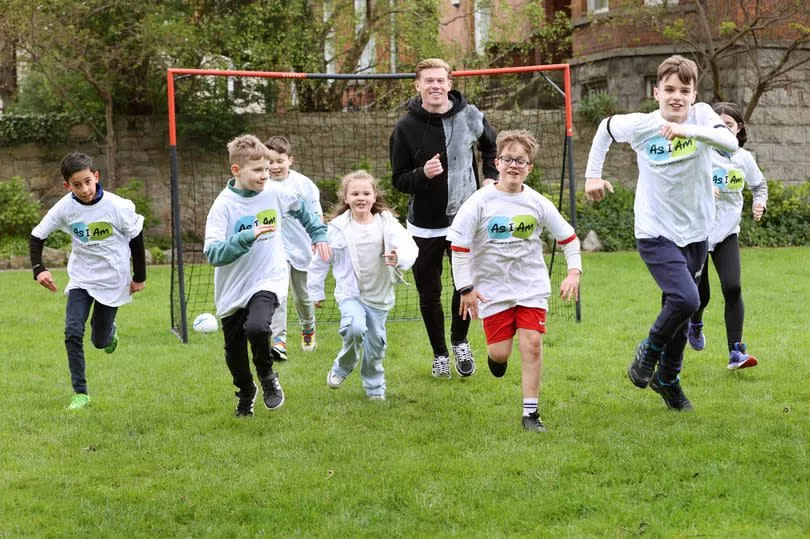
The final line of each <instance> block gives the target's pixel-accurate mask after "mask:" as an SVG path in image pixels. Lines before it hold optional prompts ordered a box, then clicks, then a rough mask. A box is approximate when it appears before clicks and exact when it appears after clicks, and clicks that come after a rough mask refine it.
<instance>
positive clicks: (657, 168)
mask: <svg viewBox="0 0 810 539" xmlns="http://www.w3.org/2000/svg"><path fill="white" fill-rule="evenodd" d="M696 84H697V65H695V63H694V62H693V61H691V60H688V59H686V58H683V57H681V56H678V55H675V56H671V57H669V58H667V59H666V60H664V61H663V62H662V63H661V65H660V66H659V67H658V76H657V82H656V85H655V89H654V96H655V99H656V100H657V101H658V106H659V110H657V111H654V112H650V113H647V114H642V113H633V114H617V115H615V116H611V117H609V118H606V119H604V120H602V123H601V124H599V128H598V129H597V131H596V135H595V136H594V139H593V145H592V146H591V151H590V155H589V156H588V166H587V170H586V172H585V177H586V181H585V194H586V196H587V197H588V198H589V199H591V200H602V199H603V198H604V197H605V190H607V191H610V192H612V191H613V187H612V186H611V183H610V182H609V181H606V180H603V179H602V165H603V164H604V160H605V154H606V153H607V151H608V149H609V147H610V143H611V142H627V143H629V144H630V145H631V146H632V148H633V150H635V152H636V161H637V163H638V169H639V175H638V184H637V186H636V199H635V205H634V213H635V236H636V244H637V246H638V252H639V255H641V259H642V260H643V261H644V263H645V264H646V265H647V269H648V270H649V271H650V274H651V275H652V276H653V279H655V282H656V283H657V284H658V286H659V287H660V288H661V291H662V294H663V296H662V308H661V312H660V313H659V315H658V317H657V318H656V320H655V323H653V325H652V328H650V331H649V335H648V336H647V337H646V338H645V339H643V340H642V341H641V343H639V345H638V347H637V348H636V355H635V359H634V360H633V362H632V363H631V364H630V367H629V368H628V371H627V374H628V376H629V377H630V381H631V382H633V384H635V385H636V386H637V387H640V388H645V387H647V386H648V385H649V386H650V387H651V388H652V389H653V391H655V392H656V393H658V394H659V395H661V397H662V398H663V399H664V402H665V403H666V405H667V406H668V407H669V408H670V409H673V410H691V409H692V404H691V403H690V402H689V400H688V399H687V398H686V395H684V393H683V390H682V389H681V384H680V377H679V373H680V372H681V368H682V365H683V350H684V347H685V345H686V326H687V322H688V320H689V318H690V317H691V316H692V314H693V313H695V311H697V310H698V307H699V306H700V298H699V295H698V289H697V284H696V282H697V281H698V280H699V279H700V276H701V274H702V272H703V271H704V268H703V264H704V261H705V260H706V250H707V243H706V242H707V238H708V236H709V228H710V226H711V224H712V220H713V219H714V196H713V194H712V182H711V176H712V174H711V171H712V164H711V152H712V151H713V148H717V149H719V150H722V151H726V152H734V151H736V150H737V139H736V138H735V137H734V135H733V134H732V133H731V131H729V130H728V128H727V127H726V125H725V124H724V123H723V121H722V120H721V119H720V117H719V116H718V115H717V113H715V112H714V111H713V110H712V108H711V107H710V106H709V105H707V104H706V103H695V98H696V97H697V90H696V87H695V85H696ZM656 366H657V367H658V369H657V370H655V368H656ZM654 371H655V372H654Z"/></svg>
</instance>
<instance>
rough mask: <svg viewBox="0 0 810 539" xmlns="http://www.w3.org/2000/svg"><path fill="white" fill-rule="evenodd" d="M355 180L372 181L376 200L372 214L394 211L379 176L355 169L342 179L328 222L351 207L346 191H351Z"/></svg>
mask: <svg viewBox="0 0 810 539" xmlns="http://www.w3.org/2000/svg"><path fill="white" fill-rule="evenodd" d="M354 180H366V181H368V182H370V183H371V187H372V189H374V196H375V198H376V200H375V201H374V204H372V205H371V213H372V215H374V214H377V213H381V212H384V211H390V212H391V213H394V210H393V209H392V208H391V206H389V205H388V203H387V202H386V201H385V193H384V192H383V190H382V189H380V182H378V181H377V178H375V177H374V176H372V175H371V174H369V173H368V172H366V171H365V170H355V171H353V172H349V173H348V174H346V175H345V176H343V178H342V179H341V180H340V188H339V189H338V193H337V195H338V201H337V202H336V203H335V205H334V206H332V211H331V212H329V215H328V216H327V219H326V220H327V222H328V221H331V220H332V219H334V218H335V217H337V216H338V215H341V214H343V213H345V212H346V210H348V209H350V208H349V205H348V204H346V193H348V192H349V184H350V183H351V182H353V181H354Z"/></svg>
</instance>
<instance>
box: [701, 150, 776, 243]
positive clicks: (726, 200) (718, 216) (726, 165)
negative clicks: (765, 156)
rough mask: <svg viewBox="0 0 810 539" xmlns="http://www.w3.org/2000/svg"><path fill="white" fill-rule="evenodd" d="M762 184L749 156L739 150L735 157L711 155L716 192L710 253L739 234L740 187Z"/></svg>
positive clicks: (719, 154)
mask: <svg viewBox="0 0 810 539" xmlns="http://www.w3.org/2000/svg"><path fill="white" fill-rule="evenodd" d="M762 182H763V177H762V171H760V170H759V167H758V166H757V162H756V161H755V160H754V156H753V155H751V152H749V151H748V150H744V149H743V148H740V149H739V150H737V151H736V152H734V154H732V155H731V156H729V155H728V154H721V153H720V152H716V151H713V152H712V183H713V184H714V188H715V189H717V198H716V199H715V208H716V211H715V216H714V223H713V224H712V227H711V230H710V231H709V250H710V251H712V250H714V246H715V245H717V244H718V243H720V242H721V241H723V240H724V239H726V238H727V237H729V236H730V235H732V234H737V233H739V232H740V218H741V215H742V209H743V194H742V190H743V186H744V185H745V184H746V183H747V184H748V188H749V189H753V188H754V187H757V186H758V185H760V184H761V183H762Z"/></svg>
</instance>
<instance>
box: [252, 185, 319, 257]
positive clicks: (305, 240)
mask: <svg viewBox="0 0 810 539" xmlns="http://www.w3.org/2000/svg"><path fill="white" fill-rule="evenodd" d="M272 184H275V185H279V186H281V187H282V188H283V189H284V190H285V191H287V192H288V193H290V194H293V195H296V196H299V197H301V198H302V199H304V201H305V202H306V203H307V204H308V205H309V209H310V211H312V213H314V214H316V215H317V216H318V217H322V216H323V209H322V208H321V193H320V191H318V187H317V186H316V185H315V183H314V182H313V181H312V180H310V179H309V178H307V177H306V176H304V175H303V174H301V173H299V172H296V171H294V170H290V173H289V174H288V175H287V177H286V178H284V179H283V180H279V181H276V180H272V179H271V180H270V181H268V182H267V183H266V184H265V185H266V186H269V185H272ZM283 221H284V226H283V227H282V232H281V238H282V240H284V251H285V252H286V253H287V261H288V262H289V263H290V265H291V266H292V267H294V268H295V269H297V270H299V271H306V270H307V266H308V265H309V260H310V258H312V240H311V239H310V237H309V234H307V231H306V229H304V226H303V225H302V224H301V223H300V222H298V219H295V218H294V217H291V216H289V215H284V216H283Z"/></svg>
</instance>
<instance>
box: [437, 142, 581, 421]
mask: <svg viewBox="0 0 810 539" xmlns="http://www.w3.org/2000/svg"><path fill="white" fill-rule="evenodd" d="M497 144H498V157H496V158H495V166H496V167H497V168H498V172H499V175H498V182H497V183H496V184H495V185H487V186H485V187H483V188H482V189H480V190H479V191H478V192H476V193H475V194H473V195H472V196H471V197H470V198H468V199H467V201H466V202H465V203H464V204H462V205H461V209H459V212H458V215H456V218H455V220H453V224H452V226H451V227H450V233H449V234H448V235H447V238H448V240H450V241H451V243H452V247H451V248H452V249H453V277H454V279H455V283H456V286H457V287H458V292H459V294H460V295H461V305H460V307H459V315H460V316H462V317H463V318H475V317H478V316H479V315H480V316H481V318H482V319H483V322H484V334H485V336H486V339H487V352H488V353H489V357H488V358H487V361H488V363H489V370H490V372H492V374H493V375H494V376H496V377H498V378H500V377H501V376H503V375H504V374H505V373H506V365H507V361H508V360H509V356H510V355H511V353H512V343H513V341H514V337H515V334H517V335H518V349H519V351H520V360H521V389H522V392H523V418H522V424H523V428H524V429H525V430H527V431H530V432H544V431H545V427H544V425H543V422H542V420H541V419H540V414H539V412H538V400H539V397H540V378H541V374H542V365H543V334H544V333H545V332H546V309H547V308H548V296H549V295H550V294H551V282H550V281H549V278H548V269H546V264H545V261H544V260H543V242H542V239H541V233H542V231H543V229H544V228H546V229H548V230H549V231H550V232H551V234H552V235H553V236H554V237H555V238H556V239H557V242H558V243H559V244H560V245H561V246H562V248H563V252H564V253H565V262H566V265H567V266H568V275H567V276H566V278H565V279H564V280H563V281H562V283H561V284H560V296H561V297H563V298H565V299H570V298H576V297H577V295H578V294H579V275H580V273H582V261H581V258H580V254H579V239H577V236H576V233H575V232H574V228H573V227H572V226H571V225H570V224H568V222H566V220H565V218H564V217H563V216H562V215H560V212H559V211H558V210H557V208H556V207H554V204H552V203H551V201H549V200H548V199H547V198H545V197H544V196H543V195H541V194H539V193H538V192H537V191H535V190H534V189H532V188H531V187H529V186H527V185H524V184H523V182H524V181H525V180H526V177H527V176H528V175H529V172H531V170H532V167H533V164H532V163H533V161H534V157H535V155H536V153H537V141H536V140H535V139H534V137H533V136H532V135H531V134H530V133H529V132H528V131H523V130H517V131H504V132H502V133H500V134H499V135H498V139H497ZM468 315H469V316H468Z"/></svg>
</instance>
